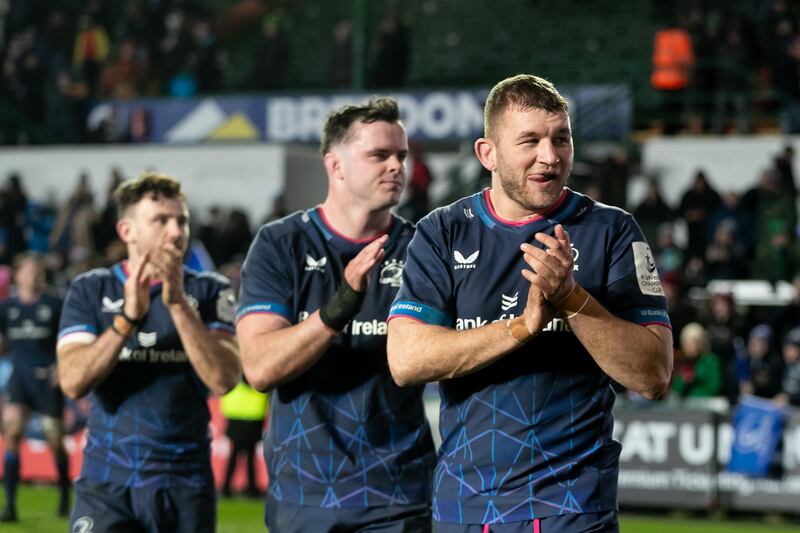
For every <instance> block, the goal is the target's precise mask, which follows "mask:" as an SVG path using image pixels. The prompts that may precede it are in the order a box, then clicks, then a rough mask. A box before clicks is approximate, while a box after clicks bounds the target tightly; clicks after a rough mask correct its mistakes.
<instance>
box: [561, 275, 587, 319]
mask: <svg viewBox="0 0 800 533" xmlns="http://www.w3.org/2000/svg"><path fill="white" fill-rule="evenodd" d="M589 297H590V295H589V293H588V292H586V289H584V288H583V287H581V286H580V285H578V284H577V283H576V284H575V287H573V289H572V292H570V293H569V296H567V297H566V298H564V299H563V300H562V301H561V303H560V304H558V308H559V309H560V310H561V312H562V313H563V314H564V318H566V319H567V320H569V319H570V318H575V317H576V316H578V315H579V314H580V312H581V311H583V308H584V307H586V304H588V303H589Z"/></svg>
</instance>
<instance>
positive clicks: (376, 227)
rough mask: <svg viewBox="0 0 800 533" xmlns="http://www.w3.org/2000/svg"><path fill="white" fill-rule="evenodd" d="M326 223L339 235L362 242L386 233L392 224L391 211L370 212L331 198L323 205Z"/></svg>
mask: <svg viewBox="0 0 800 533" xmlns="http://www.w3.org/2000/svg"><path fill="white" fill-rule="evenodd" d="M321 208H322V212H323V215H324V217H325V221H326V222H327V223H328V224H329V225H330V226H331V227H332V228H333V229H334V230H336V232H337V233H339V234H341V235H344V236H345V237H347V238H348V239H352V240H354V241H361V240H365V239H370V238H372V237H376V236H378V235H380V234H382V233H386V232H387V231H388V230H389V227H390V226H391V223H392V213H391V211H390V210H389V209H382V210H380V211H369V210H367V209H364V208H362V207H359V206H353V205H344V204H342V203H341V202H337V201H335V200H334V199H332V198H331V197H330V196H329V197H328V198H327V199H326V200H325V202H323V204H322V205H321Z"/></svg>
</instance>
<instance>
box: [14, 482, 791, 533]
mask: <svg viewBox="0 0 800 533" xmlns="http://www.w3.org/2000/svg"><path fill="white" fill-rule="evenodd" d="M0 499H1V498H0ZM18 499H19V513H20V522H19V524H3V525H0V531H2V532H3V533H6V532H8V533H65V532H67V531H69V528H68V525H67V520H66V519H63V518H56V517H55V512H56V500H57V498H56V490H55V489H54V488H53V487H44V486H31V485H23V486H22V487H20V491H19V496H18ZM263 511H264V507H263V503H262V502H261V501H258V500H250V499H243V498H234V499H220V500H219V505H218V507H217V531H218V533H251V532H252V533H265V531H266V529H265V528H264V525H263V523H264V522H263ZM620 522H621V530H622V533H674V532H676V531H678V532H680V533H712V532H713V533H768V532H769V533H798V532H800V522H796V521H795V522H788V521H784V523H780V521H777V522H776V521H775V520H770V521H769V523H767V521H766V520H763V521H761V522H752V521H748V522H745V521H732V520H716V519H702V518H700V519H689V518H685V519H684V518H670V517H664V516H658V517H657V516H641V515H633V514H630V513H629V512H623V513H622V515H621V517H620ZM312 533H313V532H312Z"/></svg>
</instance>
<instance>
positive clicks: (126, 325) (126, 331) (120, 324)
mask: <svg viewBox="0 0 800 533" xmlns="http://www.w3.org/2000/svg"><path fill="white" fill-rule="evenodd" d="M111 329H113V330H114V331H116V332H117V333H119V334H120V335H122V336H123V337H130V336H131V334H132V333H133V330H134V329H136V326H135V325H133V324H131V323H130V322H129V321H128V319H127V318H126V317H123V316H122V315H116V316H114V321H113V322H112V323H111Z"/></svg>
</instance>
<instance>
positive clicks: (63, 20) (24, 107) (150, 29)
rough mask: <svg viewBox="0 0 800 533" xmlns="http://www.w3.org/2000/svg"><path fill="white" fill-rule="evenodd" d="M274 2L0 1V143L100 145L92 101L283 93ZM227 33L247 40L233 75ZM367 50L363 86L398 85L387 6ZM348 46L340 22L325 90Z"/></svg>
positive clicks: (348, 31)
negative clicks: (242, 61)
mask: <svg viewBox="0 0 800 533" xmlns="http://www.w3.org/2000/svg"><path fill="white" fill-rule="evenodd" d="M284 3H285V2H281V1H277V2H269V3H267V2H263V1H258V0H253V1H249V0H245V1H242V2H238V3H233V4H231V5H229V6H228V8H227V9H222V8H217V9H214V8H213V7H211V6H213V2H190V1H184V0H151V1H145V0H123V1H121V2H103V1H100V0H88V1H86V2H77V1H68V0H63V1H60V0H0V63H1V64H2V66H3V69H2V77H0V144H29V143H43V142H47V143H75V142H102V141H103V140H104V134H105V132H104V131H103V128H102V127H101V126H102V124H101V118H102V117H101V118H97V117H92V116H91V115H90V113H89V112H90V108H91V106H92V104H93V103H96V102H97V101H100V100H103V99H122V100H126V99H131V98H136V97H143V96H172V97H176V98H186V97H192V96H195V95H203V94H211V93H218V92H221V91H223V90H224V91H229V92H232V91H236V92H242V91H269V90H280V89H289V88H291V87H289V86H288V85H287V83H288V80H287V79H286V73H287V66H288V63H289V60H290V55H289V45H288V41H287V38H286V35H285V31H286V29H285V27H284V26H286V25H287V24H288V23H285V22H284V20H283V19H284V17H283V13H284V9H283V7H282V5H283V4H284ZM204 6H205V7H204ZM268 7H269V9H268ZM254 28H255V31H254ZM237 33H246V34H247V35H248V36H250V38H249V39H248V40H247V42H246V45H247V47H248V49H249V50H250V51H251V52H249V53H248V54H247V55H246V57H247V58H248V60H249V61H250V64H249V65H248V66H247V67H248V68H245V69H244V72H242V66H241V65H232V64H231V60H230V58H229V51H230V49H231V48H232V47H234V46H236V42H235V41H236V38H237V37H238V35H237ZM368 44H369V51H370V54H371V56H370V57H371V59H370V62H369V65H370V66H369V71H368V77H367V79H366V80H365V81H366V82H367V85H368V86H369V87H402V86H403V85H404V78H405V73H406V70H407V66H408V54H409V41H408V37H407V34H406V32H405V26H404V25H403V24H402V22H401V20H400V18H399V17H398V16H397V15H396V14H395V13H394V11H393V10H391V9H387V11H386V14H385V16H384V18H383V19H382V21H381V24H380V27H379V28H378V31H377V32H376V37H375V38H374V42H371V43H368ZM352 46H353V25H352V22H351V21H349V20H343V21H342V22H341V23H339V24H338V25H337V26H336V27H335V29H334V31H333V34H332V35H331V36H330V47H331V48H332V62H331V73H330V80H329V84H328V87H329V88H341V87H350V86H351V76H352V65H351V60H352ZM237 57H238V56H237Z"/></svg>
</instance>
